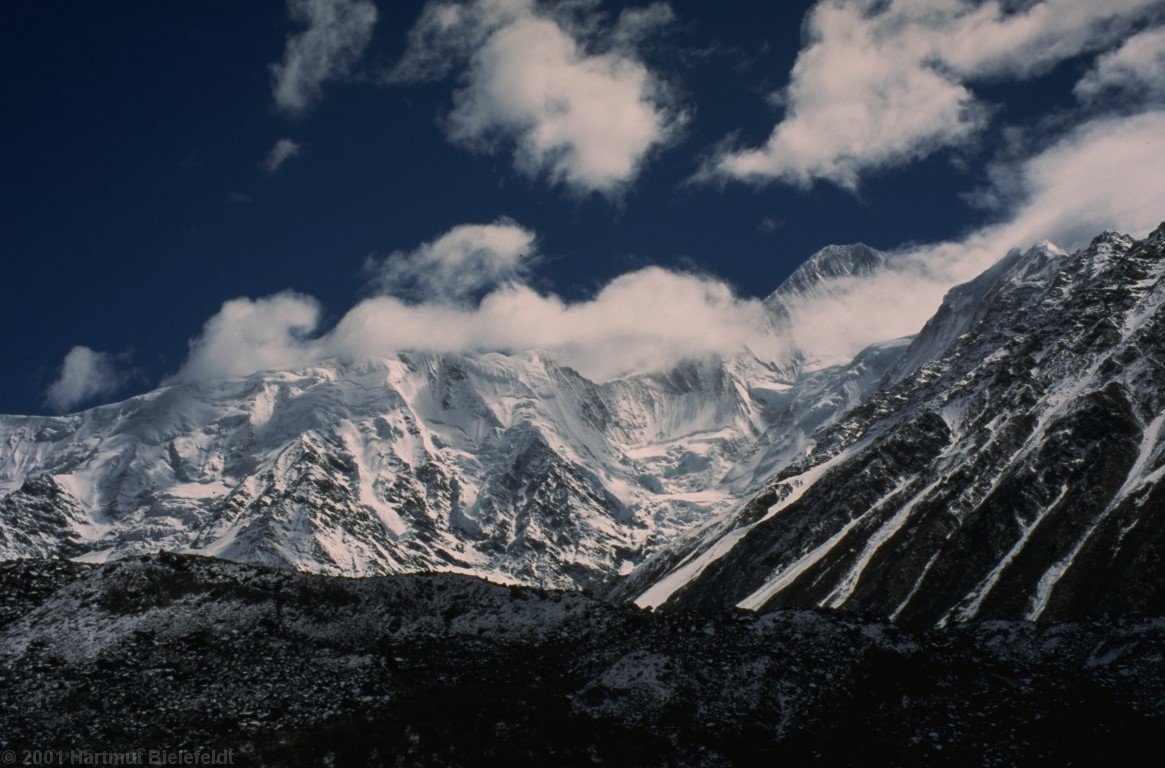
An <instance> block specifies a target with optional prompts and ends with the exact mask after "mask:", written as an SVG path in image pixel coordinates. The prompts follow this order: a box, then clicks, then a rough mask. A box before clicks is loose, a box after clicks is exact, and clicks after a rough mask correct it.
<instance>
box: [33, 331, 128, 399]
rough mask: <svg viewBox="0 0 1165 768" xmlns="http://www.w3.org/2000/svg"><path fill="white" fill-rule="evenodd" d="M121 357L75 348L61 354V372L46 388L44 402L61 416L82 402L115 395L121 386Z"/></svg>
mask: <svg viewBox="0 0 1165 768" xmlns="http://www.w3.org/2000/svg"><path fill="white" fill-rule="evenodd" d="M123 367H124V357H123V356H120V355H112V354H109V353H108V352H96V351H94V350H92V349H90V348H89V347H83V346H76V347H73V348H72V349H70V350H69V352H68V354H66V355H65V360H64V362H63V363H61V370H60V373H59V374H58V376H57V378H56V380H55V381H53V383H52V384H50V385H49V388H48V391H47V392H46V394H45V403H46V404H47V405H48V406H49V407H50V408H52V409H53V410H55V411H59V412H61V413H64V412H66V411H70V410H72V409H74V408H76V407H77V406H78V405H80V404H81V403H84V402H88V401H90V400H93V399H94V398H98V397H103V396H105V395H110V394H113V393H114V392H116V391H117V390H118V389H119V388H120V387H121V386H122V384H124V383H125V380H126V374H125V372H124V371H123Z"/></svg>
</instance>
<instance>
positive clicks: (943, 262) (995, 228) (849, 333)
mask: <svg viewBox="0 0 1165 768" xmlns="http://www.w3.org/2000/svg"><path fill="white" fill-rule="evenodd" d="M995 178H996V184H997V185H998V188H999V192H1000V194H1001V195H1003V199H1001V200H1000V201H999V204H1000V205H1001V206H1003V207H1005V208H1006V209H1008V210H1009V211H1011V214H1010V215H1009V216H1008V217H1007V218H1006V219H1005V220H1004V221H1002V222H1000V223H997V224H993V225H990V226H986V227H983V228H981V229H978V230H976V231H973V232H971V233H969V234H968V235H967V236H966V237H964V238H961V239H959V240H955V241H951V242H946V243H936V244H932V245H926V246H918V247H912V248H906V249H900V250H899V251H898V252H897V253H896V254H895V256H894V260H895V261H896V262H897V264H898V268H897V269H893V270H887V271H885V272H883V273H881V274H879V275H877V276H875V277H873V278H871V279H864V280H847V281H841V282H840V283H838V284H837V285H836V286H835V287H836V288H837V294H836V296H834V297H832V298H829V299H825V300H820V301H815V302H812V303H808V304H804V305H802V306H800V307H797V308H796V309H795V310H794V311H793V312H792V323H793V327H794V337H793V339H792V341H793V343H794V344H795V345H796V346H797V347H798V348H801V349H803V350H806V351H807V352H808V353H809V354H810V356H811V357H816V358H818V359H821V360H822V361H824V362H838V361H842V360H847V359H849V358H850V357H852V356H853V355H854V354H855V353H856V352H858V351H859V350H861V349H862V348H863V347H865V346H866V345H868V344H870V343H873V342H876V341H880V340H884V339H891V338H895V337H899V336H905V335H909V334H913V333H916V332H917V331H918V330H919V329H920V328H921V327H922V325H923V324H924V323H925V322H926V320H927V319H928V318H929V317H930V316H931V315H932V314H933V313H934V312H935V310H936V309H938V306H939V304H940V303H941V301H942V297H943V295H944V294H945V293H946V291H947V290H949V289H950V288H951V287H952V286H954V285H956V284H958V283H962V282H966V281H967V280H970V279H971V278H973V277H975V276H976V275H978V274H979V273H980V272H982V271H983V270H984V269H986V268H987V267H989V266H991V265H992V264H993V263H995V262H996V261H998V260H999V259H1000V258H1002V257H1003V256H1004V255H1005V254H1006V253H1007V252H1008V251H1009V250H1011V249H1013V248H1024V249H1026V248H1028V247H1029V246H1031V245H1033V244H1035V243H1037V242H1039V241H1042V240H1045V239H1046V240H1051V241H1053V242H1055V243H1056V244H1058V245H1060V246H1061V247H1063V248H1064V249H1066V250H1068V251H1073V250H1075V249H1077V248H1080V247H1082V246H1084V245H1086V244H1087V243H1088V241H1089V240H1090V239H1091V238H1092V237H1094V236H1095V235H1097V234H1099V233H1100V232H1102V231H1104V230H1117V231H1121V232H1126V233H1129V234H1132V235H1134V236H1135V237H1144V236H1145V235H1147V234H1148V233H1149V232H1150V231H1152V230H1153V229H1154V228H1155V227H1156V226H1157V225H1158V224H1159V223H1161V220H1162V218H1163V217H1165V208H1163V202H1165V111H1155V112H1148V113H1145V114H1141V115H1137V116H1134V117H1107V118H1100V119H1096V120H1094V121H1092V122H1089V123H1087V124H1084V125H1082V126H1080V127H1078V128H1077V129H1075V130H1073V131H1071V132H1070V133H1068V134H1067V135H1066V136H1064V137H1062V138H1060V139H1059V140H1058V141H1056V142H1055V143H1054V144H1053V145H1051V146H1049V147H1048V148H1046V149H1044V150H1043V151H1042V152H1039V153H1038V154H1036V155H1034V156H1033V157H1030V158H1028V159H1026V160H1023V161H1020V162H1017V163H1014V164H1011V165H1007V166H1000V167H998V168H997V169H996V172H995Z"/></svg>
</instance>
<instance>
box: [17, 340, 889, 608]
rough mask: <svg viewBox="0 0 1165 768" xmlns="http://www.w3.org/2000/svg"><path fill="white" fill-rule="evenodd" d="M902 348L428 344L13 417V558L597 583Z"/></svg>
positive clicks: (722, 505) (806, 427)
mask: <svg viewBox="0 0 1165 768" xmlns="http://www.w3.org/2000/svg"><path fill="white" fill-rule="evenodd" d="M896 359H897V357H896V356H894V355H890V356H887V355H882V356H880V357H879V358H878V360H877V361H875V364H876V367H877V375H873V374H871V373H870V372H869V370H870V369H869V366H868V365H865V364H863V367H862V371H864V373H862V374H860V375H859V374H856V373H854V372H853V371H850V373H846V371H847V370H849V369H848V368H845V367H843V368H841V369H838V370H837V371H835V372H833V373H832V374H831V373H829V372H819V373H817V374H814V375H813V376H807V377H804V378H803V380H802V381H800V382H798V381H793V380H790V379H789V377H788V374H787V373H784V372H781V371H778V370H776V369H775V368H774V366H770V365H765V364H762V363H760V362H758V361H756V360H755V359H747V358H741V359H735V360H716V359H710V360H705V361H693V362H691V363H686V364H684V365H681V366H679V367H677V368H675V369H674V370H671V371H667V372H663V373H658V374H650V375H642V376H634V377H629V378H624V379H619V380H616V381H613V382H609V383H606V384H601V385H600V384H596V383H594V382H591V381H588V380H586V379H584V378H583V377H581V376H579V375H578V374H577V373H575V372H574V371H572V370H570V369H568V368H563V367H561V366H558V365H556V364H555V363H554V362H553V361H551V360H549V359H547V358H545V357H543V356H541V355H537V354H530V355H524V356H505V355H498V354H488V355H479V356H467V355H445V356H435V355H421V354H410V355H403V356H401V357H400V358H397V359H389V360H380V361H373V362H369V363H361V364H355V363H341V362H335V363H333V364H329V365H324V366H319V367H316V368H311V369H307V370H302V371H292V372H270V373H263V374H258V375H255V376H252V377H249V378H246V379H241V380H234V381H223V382H212V383H199V384H189V385H179V386H174V387H169V388H164V389H161V390H158V391H155V392H152V393H149V394H147V395H143V396H141V397H135V398H133V399H130V400H127V401H125V402H123V403H118V404H114V405H109V406H102V407H99V408H94V409H92V410H89V411H85V412H83V413H79V414H74V415H70V416H62V417H17V416H3V417H0V494H6V495H4V496H2V497H0V557H3V558H14V557H47V556H62V557H79V558H81V559H83V560H88V561H104V560H107V559H110V558H116V557H121V556H125V555H131V554H136V553H145V552H154V551H157V550H159V549H166V550H178V551H190V552H199V553H203V554H208V555H214V556H218V557H223V558H227V559H232V560H238V561H245V562H257V563H264V564H269V565H281V566H290V567H293V568H298V569H303V570H309V571H319V572H324V573H333V574H346V575H368V574H375V573H391V572H401V571H410V572H411V571H434V570H436V571H454V572H462V573H473V574H478V575H483V576H487V577H489V578H493V579H495V580H501V581H515V582H519V583H524V584H532V585H540V586H555V587H585V586H590V585H594V584H596V583H598V582H602V581H605V580H609V579H611V578H613V577H615V576H617V575H618V574H620V573H626V572H627V571H629V570H631V569H632V568H633V567H634V566H635V565H637V564H639V563H640V562H642V560H643V559H644V558H645V557H646V556H647V555H649V554H650V553H652V552H654V551H655V550H657V549H658V548H659V547H661V546H663V545H664V544H666V543H668V542H670V541H672V540H674V538H675V537H676V536H677V535H678V534H679V532H681V531H684V530H686V529H688V528H690V527H691V526H693V525H696V524H698V523H701V522H704V521H706V520H707V519H709V518H710V517H714V516H716V515H717V514H719V513H722V512H724V511H726V510H727V509H729V508H730V507H731V505H732V504H734V503H735V502H736V501H737V500H738V499H740V498H742V497H745V496H747V495H749V494H750V493H751V492H752V491H753V490H755V488H756V487H757V486H756V483H757V478H758V477H761V476H763V475H765V474H767V473H768V472H769V471H771V467H773V466H780V465H783V464H784V463H788V461H789V460H791V459H792V458H793V456H795V455H797V454H798V451H800V450H802V449H803V444H804V441H805V440H806V435H808V434H810V433H812V432H813V431H815V430H816V429H817V428H818V427H819V426H820V425H821V424H823V423H827V422H829V421H831V420H833V419H836V418H838V417H839V416H840V415H841V413H842V412H844V410H845V409H847V408H850V407H852V406H853V405H856V404H857V403H858V402H860V401H861V399H862V398H864V397H865V396H866V395H867V394H868V390H869V388H871V387H872V386H874V385H875V384H876V383H877V378H879V377H880V375H881V374H882V373H884V372H885V371H886V370H888V369H889V367H890V366H891V365H892V364H893V362H895V361H896Z"/></svg>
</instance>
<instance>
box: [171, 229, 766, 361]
mask: <svg viewBox="0 0 1165 768" xmlns="http://www.w3.org/2000/svg"><path fill="white" fill-rule="evenodd" d="M534 243H535V237H534V235H533V233H531V232H529V231H528V230H525V229H522V228H521V227H519V226H517V225H516V224H513V223H512V222H509V221H508V220H502V221H499V222H497V223H495V224H489V225H464V226H459V227H455V228H453V229H452V230H450V231H449V232H448V233H446V234H444V235H442V236H441V237H439V238H437V239H436V240H434V241H433V242H431V243H426V244H425V245H422V246H421V247H420V248H418V249H416V250H415V251H413V252H411V253H408V254H397V255H395V256H394V257H391V258H390V259H389V260H387V261H386V262H382V263H379V264H378V265H376V266H377V269H378V270H379V274H378V275H377V278H376V280H377V283H378V286H379V287H380V288H383V289H389V290H393V291H394V292H396V293H401V294H406V295H408V297H409V300H405V299H402V298H400V297H399V296H385V295H381V296H375V297H372V298H369V299H366V300H364V301H362V302H360V303H359V304H357V305H356V306H355V307H353V308H352V309H351V310H350V311H348V313H347V314H346V315H344V317H343V318H342V319H341V320H340V321H339V323H338V324H337V325H336V326H335V327H334V328H332V329H330V330H325V329H322V328H321V326H320V320H321V312H320V307H319V304H318V303H317V302H316V301H315V300H314V299H312V298H310V297H308V296H303V295H299V294H293V293H282V294H277V295H275V296H270V297H267V298H263V299H258V300H250V299H234V300H232V301H228V302H226V303H225V304H224V305H223V307H222V309H221V310H220V311H219V313H218V314H216V315H215V316H214V317H212V318H211V319H210V320H209V321H208V322H207V323H206V325H205V327H204V328H203V330H202V333H201V335H200V336H199V337H198V338H197V339H195V340H194V341H193V342H191V345H190V356H189V358H188V360H187V361H186V363H185V364H184V365H183V366H182V368H181V369H180V370H179V372H178V373H177V374H176V375H175V376H173V377H171V381H189V380H199V379H214V378H224V377H233V376H241V375H246V374H249V373H253V372H256V371H261V370H269V369H288V368H295V367H297V366H303V365H309V364H312V363H315V362H319V361H322V360H326V359H329V358H334V357H341V358H346V359H367V358H378V357H389V356H392V355H395V354H398V353H400V352H406V351H430V352H486V351H499V352H523V351H532V350H541V351H544V352H546V353H548V354H550V355H551V356H553V357H554V358H555V359H557V360H559V361H560V362H562V363H564V364H566V365H570V366H572V367H574V368H576V369H577V370H579V371H580V372H581V373H583V374H584V375H586V376H590V377H592V378H595V379H598V380H606V379H609V378H612V377H615V376H618V375H620V374H624V373H629V372H636V371H649V370H659V369H663V368H666V367H668V366H669V365H672V364H675V363H678V362H679V361H681V360H683V359H687V358H691V357H705V356H708V355H730V354H733V353H736V352H741V351H744V350H746V349H751V350H753V351H754V352H756V353H757V354H759V355H761V356H762V357H766V358H768V359H778V358H782V355H781V350H782V349H783V346H782V342H781V341H780V340H779V339H777V338H776V337H775V336H774V335H773V334H772V328H771V321H770V319H769V317H768V314H767V312H766V311H765V309H764V307H763V305H762V304H761V303H760V302H759V301H756V300H753V299H742V298H739V297H737V296H736V295H734V293H733V291H732V289H731V288H729V287H728V286H727V285H725V284H724V283H722V282H719V281H717V280H714V279H711V278H707V277H701V276H695V275H689V274H679V273H675V272H670V271H667V270H664V269H659V268H655V267H652V268H647V269H642V270H639V271H636V272H632V273H629V274H625V275H622V276H621V277H618V278H616V279H615V280H613V281H611V282H610V283H609V284H608V285H607V286H606V287H604V288H603V289H602V290H600V291H599V292H598V294H597V295H595V296H594V297H593V298H590V299H587V300H583V301H578V302H566V301H563V300H562V299H560V298H559V297H557V296H554V295H544V294H541V293H539V292H537V291H535V290H534V289H532V288H530V287H529V286H527V285H524V284H522V283H521V282H519V278H520V277H521V275H522V272H523V269H524V259H523V258H522V256H523V255H524V254H527V253H529V252H530V251H531V249H532V248H533V246H534ZM491 285H493V286H496V287H493V288H492V289H491V290H489V291H488V292H487V293H486V294H485V295H484V296H483V297H482V298H481V300H480V302H478V303H473V302H472V301H470V300H469V299H470V298H472V296H473V294H474V293H476V292H477V291H479V290H482V289H485V288H487V287H489V286H491ZM418 297H423V298H425V299H426V300H425V301H422V302H414V301H412V300H411V299H415V298H418Z"/></svg>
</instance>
